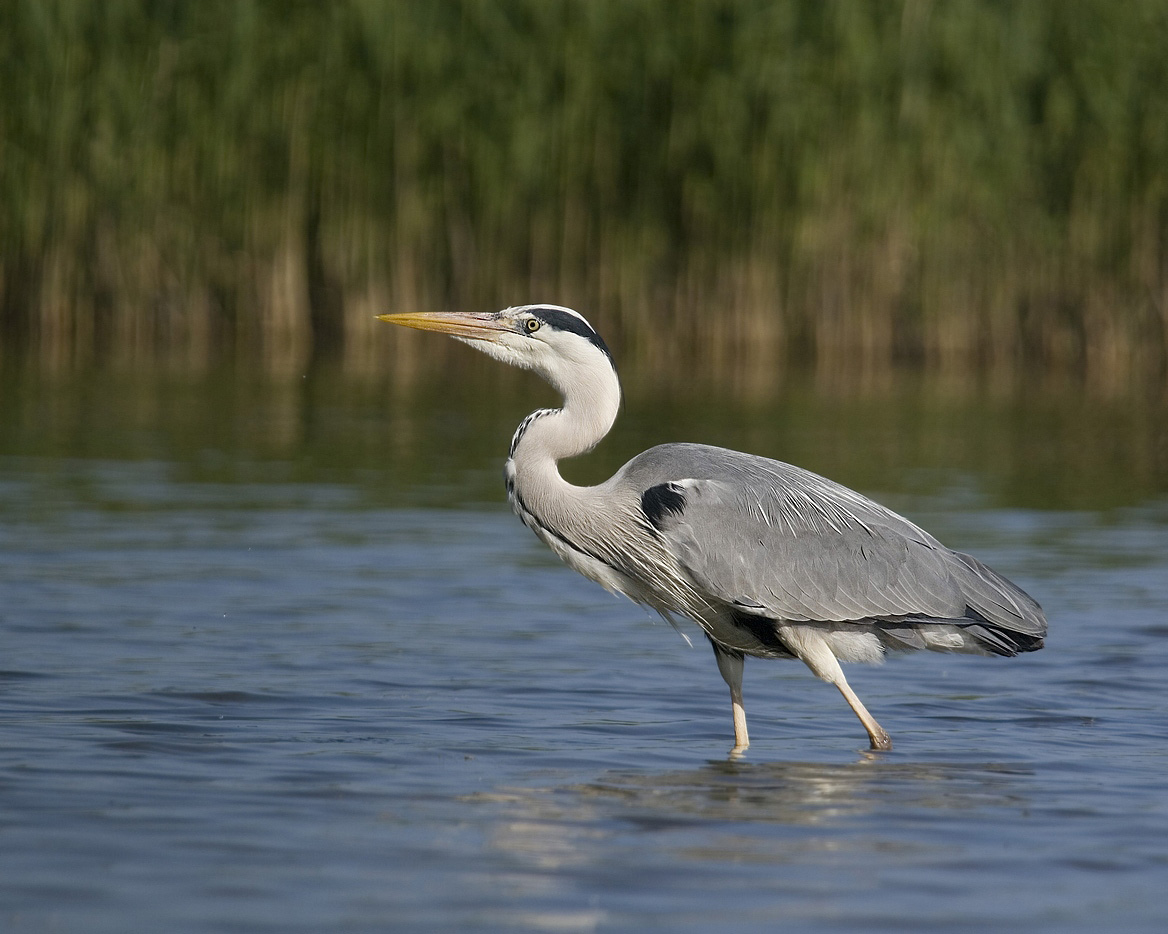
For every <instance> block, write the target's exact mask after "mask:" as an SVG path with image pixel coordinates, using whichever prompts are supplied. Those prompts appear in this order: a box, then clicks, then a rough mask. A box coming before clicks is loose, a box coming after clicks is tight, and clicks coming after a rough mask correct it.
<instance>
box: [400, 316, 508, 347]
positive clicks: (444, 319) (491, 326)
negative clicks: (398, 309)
mask: <svg viewBox="0 0 1168 934" xmlns="http://www.w3.org/2000/svg"><path fill="white" fill-rule="evenodd" d="M377 320H378V321H388V322H389V323H390V324H400V325H402V326H403V327H407V328H417V329H418V330H419V331H438V332H439V333H442V334H449V335H450V336H451V337H461V338H465V339H468V340H479V341H493V340H495V339H496V335H498V334H500V333H502V332H505V331H511V330H513V328H512V326H511V324H510V322H507V321H500V320H499V318H498V316H497V315H495V314H492V313H482V314H480V313H474V312H466V311H420V312H414V313H408V314H404V315H378V316H377Z"/></svg>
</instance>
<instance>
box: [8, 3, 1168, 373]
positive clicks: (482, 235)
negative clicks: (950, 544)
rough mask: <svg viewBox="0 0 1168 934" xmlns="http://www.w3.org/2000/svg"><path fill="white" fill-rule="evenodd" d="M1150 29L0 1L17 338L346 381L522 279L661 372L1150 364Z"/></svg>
mask: <svg viewBox="0 0 1168 934" xmlns="http://www.w3.org/2000/svg"><path fill="white" fill-rule="evenodd" d="M1165 50H1168V2H1164V0H1126V2H1123V3H1116V2H1114V0H1076V2H1065V0H1016V2H1006V0H997V2H992V0H953V2H945V3H937V2H930V0H903V2H891V0H890V2H881V3H869V2H862V0H844V2H823V0H789V2H776V0H735V2H730V0H425V2H422V0H418V2H404V0H399V2H394V0H382V2H375V0H333V2H329V3H317V2H288V0H272V2H264V0H200V2H183V0H102V2H92V0H7V2H5V3H3V4H0V89H2V90H0V348H2V353H0V357H2V358H3V361H4V363H5V365H6V366H8V367H9V368H12V367H33V368H36V369H42V370H57V371H60V370H76V369H78V368H82V367H88V366H90V365H92V364H101V365H103V366H107V367H134V368H138V367H144V366H148V365H149V366H155V365H158V366H163V367H165V368H168V369H171V370H173V369H179V370H183V371H186V370H192V371H199V370H202V369H207V368H210V367H213V366H216V365H220V364H223V363H224V362H228V363H230V364H231V365H233V366H237V367H238V366H244V367H247V368H255V369H257V370H260V371H266V372H277V373H278V372H284V373H291V372H296V371H299V370H301V369H303V368H305V367H309V366H310V365H311V364H313V363H314V362H318V361H323V360H330V361H333V362H334V363H337V364H338V365H341V366H343V367H344V368H345V369H348V370H351V371H353V372H360V371H362V370H369V369H373V368H375V367H380V366H383V365H384V364H385V363H386V362H387V361H389V362H393V361H397V362H398V363H400V364H402V366H405V363H404V361H405V360H406V358H409V359H410V360H414V359H415V358H416V356H417V355H418V354H423V355H425V354H434V355H440V354H443V353H446V352H447V351H446V350H445V347H444V342H441V341H437V340H433V341H424V340H422V341H417V340H416V336H415V335H410V334H405V333H404V332H403V333H402V334H397V333H391V332H394V331H397V330H398V329H390V328H385V327H384V326H382V325H375V322H374V321H373V317H372V316H373V315H374V314H377V313H382V312H386V311H409V310H414V309H435V310H438V309H454V308H457V309H466V310H489V309H494V308H497V307H503V306H506V305H509V304H518V303H522V302H527V301H533V300H538V301H551V302H558V303H562V304H569V305H572V306H574V307H577V308H579V309H581V310H582V311H584V312H585V313H586V314H588V315H589V317H590V318H592V320H593V321H594V322H595V323H597V324H598V326H599V327H600V329H601V330H602V332H603V333H605V335H606V337H609V338H610V343H612V344H614V346H615V347H616V348H617V349H618V352H619V355H620V357H621V359H622V362H627V363H628V364H629V365H635V366H638V367H641V368H642V369H644V370H645V371H647V372H659V373H666V372H669V371H672V370H675V369H676V368H682V369H683V370H684V369H685V368H686V367H692V365H693V364H694V362H695V361H698V360H700V361H702V363H703V366H706V367H709V368H712V371H714V372H719V371H720V372H731V371H749V370H751V369H760V368H761V369H767V368H773V367H774V366H775V365H776V364H779V363H782V362H786V361H799V362H809V363H811V364H812V365H813V366H815V367H817V368H818V369H820V370H821V371H824V372H833V371H834V372H852V371H855V370H858V369H862V370H871V369H873V368H880V367H884V366H887V365H889V364H901V363H911V364H923V365H924V366H926V367H928V368H932V369H938V370H952V371H958V370H960V371H962V372H972V371H975V370H984V371H995V372H999V371H1004V372H1015V373H1016V372H1019V371H1024V370H1027V369H1033V368H1035V367H1036V366H1038V367H1041V368H1043V369H1046V370H1057V371H1060V372H1069V373H1086V374H1089V375H1092V376H1095V377H1097V378H1101V379H1104V380H1115V379H1126V378H1128V377H1129V376H1130V375H1131V374H1133V373H1141V374H1147V375H1151V376H1152V377H1153V378H1154V379H1161V378H1162V377H1163V374H1164V372H1165V370H1166V367H1168V54H1166V51H1165ZM375 327H376V328H377V330H374V328H375ZM439 345H443V346H439Z"/></svg>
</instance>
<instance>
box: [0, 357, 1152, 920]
mask: <svg viewBox="0 0 1168 934" xmlns="http://www.w3.org/2000/svg"><path fill="white" fill-rule="evenodd" d="M488 373H489V371H485V370H484V371H479V370H473V369H472V372H471V373H470V375H468V378H467V380H466V382H465V384H463V383H461V382H454V383H443V382H440V381H439V382H435V383H434V384H432V385H422V386H421V387H418V386H414V387H412V388H409V389H404V388H397V389H395V388H394V387H392V386H386V385H380V386H352V385H349V386H345V385H342V384H341V383H336V384H334V383H331V382H330V381H328V380H322V379H319V378H308V379H305V380H303V381H300V382H298V383H289V384H286V385H279V386H273V385H265V384H248V383H247V382H246V381H243V380H239V379H235V378H232V379H222V380H213V381H210V380H209V381H183V380H175V381H172V382H166V383H156V382H151V383H149V384H146V385H144V384H142V383H140V382H137V381H134V380H128V379H125V378H123V379H121V380H119V379H117V378H112V377H111V378H110V379H109V380H104V381H103V380H97V381H93V382H90V383H85V384H73V383H62V382H50V383H38V382H35V381H34V382H22V383H20V384H16V383H8V384H6V385H5V395H4V397H3V400H2V402H0V418H2V420H0V743H2V746H0V926H2V927H3V928H4V929H5V930H8V931H18V932H23V931H30V932H31V931H87V932H89V931H92V932H115V931H118V932H120V931H126V930H131V929H134V930H165V931H173V932H182V931H191V932H196V931H197V932H221V931H229V932H230V931H240V932H264V931H272V932H276V931H280V932H285V931H288V932H296V931H305V932H308V931H314V932H315V931H322V930H335V931H381V930H403V931H405V930H408V931H448V930H482V931H496V930H497V931H515V930H520V931H522V930H532V931H585V932H587V931H633V930H638V931H639V930H646V929H649V930H662V931H689V930H692V931H721V930H735V931H754V930H757V931H769V930H774V929H776V928H781V929H784V930H807V931H854V930H857V929H864V930H887V931H904V930H913V929H916V930H929V931H981V930H986V929H987V928H989V927H991V926H993V927H995V928H1001V929H1010V930H1027V931H1051V932H1055V931H1060V932H1061V931H1098V930H1127V931H1137V930H1147V931H1159V930H1163V929H1164V927H1165V924H1166V923H1168V909H1165V908H1164V907H1163V898H1162V889H1163V885H1164V882H1165V880H1166V879H1168V782H1166V781H1165V779H1164V776H1165V774H1166V773H1168V742H1166V740H1168V674H1166V672H1168V648H1166V645H1168V639H1166V636H1168V483H1166V482H1165V475H1166V470H1165V461H1166V459H1168V457H1166V454H1165V451H1166V447H1165V440H1164V433H1163V432H1164V429H1163V424H1164V422H1163V421H1161V420H1160V416H1162V415H1163V414H1164V413H1163V407H1162V404H1161V403H1160V401H1158V400H1155V399H1153V400H1151V401H1149V400H1148V399H1147V398H1146V397H1142V398H1141V399H1139V400H1136V401H1132V400H1130V399H1126V400H1116V399H1111V400H1091V399H1086V398H1076V397H1074V396H1073V395H1072V396H1069V397H1064V396H1063V395H1062V394H1060V392H1055V391H1050V392H1039V391H1035V392H1026V393H1006V394H995V393H993V392H987V391H985V390H984V389H983V390H978V391H972V392H967V393H953V394H947V393H946V392H945V391H943V390H942V389H939V388H938V387H936V386H931V387H930V386H921V385H919V384H916V383H913V382H909V383H908V384H897V385H895V386H892V387H891V388H889V389H887V390H886V391H881V392H876V393H872V392H870V391H867V390H866V391H864V392H859V391H857V392H855V393H843V394H840V393H832V392H825V391H823V389H822V387H819V388H816V387H814V386H800V385H788V386H785V387H784V389H783V391H782V392H775V393H773V394H763V395H761V396H757V397H753V398H743V397H737V398H721V399H719V398H718V397H717V396H716V395H715V394H713V393H711V392H708V391H704V390H702V391H699V390H697V389H694V390H692V391H690V392H689V393H688V394H687V393H686V392H685V391H680V390H679V391H676V392H665V391H663V390H656V391H655V390H654V389H653V388H652V387H638V386H636V385H635V384H634V385H633V386H632V387H631V388H630V393H629V396H630V399H629V403H628V406H627V408H626V412H625V414H624V416H623V420H622V422H621V423H620V426H619V427H618V429H617V431H616V432H615V433H614V437H613V438H612V439H611V440H610V441H609V442H608V443H607V444H606V445H605V446H604V447H602V448H601V450H599V451H598V452H596V456H595V458H594V459H593V461H591V462H589V463H581V464H579V465H572V468H571V469H572V470H573V471H574V472H575V473H576V474H578V475H579V476H580V477H582V478H585V479H596V478H597V477H599V476H600V475H602V474H604V473H605V472H606V471H608V470H611V469H612V468H613V467H614V466H615V465H616V464H618V463H619V462H620V461H621V460H623V459H624V458H625V457H627V456H628V455H630V454H631V453H634V452H635V450H637V449H639V448H640V447H644V446H647V445H648V444H650V443H653V442H655V441H660V440H666V439H668V438H670V437H674V438H685V439H688V440H708V441H715V442H717V443H725V444H732V445H734V446H738V447H745V448H748V449H751V450H755V451H758V452H760V453H766V454H771V455H774V456H781V457H784V458H787V459H790V460H795V461H798V462H800V463H803V464H806V465H807V466H811V467H814V468H815V469H817V470H820V471H822V472H825V473H829V474H830V475H832V476H835V477H837V478H838V479H841V480H843V481H845V482H848V483H850V484H852V485H855V486H857V487H859V488H861V489H863V490H864V491H865V492H868V493H871V494H875V495H878V496H879V497H880V498H881V499H883V500H884V501H886V502H888V503H889V504H890V505H892V506H894V507H895V508H898V509H901V510H903V511H905V512H907V513H909V514H910V515H911V516H912V517H913V518H914V519H916V520H918V521H920V522H921V523H922V524H924V525H926V527H928V528H929V529H930V530H932V531H933V532H934V533H935V534H937V535H938V536H939V537H941V538H942V540H944V541H946V542H947V543H949V544H951V545H953V546H955V547H961V548H963V549H967V550H971V551H974V552H975V553H977V554H978V555H979V556H980V557H981V558H983V559H984V560H986V561H987V562H989V563H990V564H991V565H994V566H995V567H998V568H999V569H1001V570H1003V571H1004V572H1006V573H1008V574H1009V576H1011V577H1012V578H1013V579H1015V580H1016V581H1017V582H1018V583H1020V584H1021V585H1023V586H1024V587H1026V588H1027V589H1028V590H1030V591H1031V592H1032V593H1033V594H1034V595H1035V596H1036V597H1038V599H1040V600H1041V602H1042V603H1043V604H1044V606H1045V608H1046V610H1047V612H1048V615H1049V617H1050V620H1051V636H1050V639H1049V642H1048V646H1047V648H1046V650H1044V651H1042V652H1039V653H1034V654H1031V655H1028V656H1025V657H1022V658H1018V659H1012V660H996V659H977V658H972V659H971V658H961V657H956V656H941V655H927V656H926V655H917V656H912V657H908V658H904V659H899V660H894V661H890V662H889V663H888V664H886V665H884V666H882V667H879V668H863V667H851V668H849V672H848V673H849V679H850V681H851V683H852V685H853V686H854V687H855V689H856V691H857V693H859V695H860V696H861V697H862V698H863V699H864V701H865V703H866V704H867V705H868V707H869V708H870V709H871V710H872V711H873V713H874V714H875V715H876V716H877V718H878V719H879V720H880V722H881V723H882V724H883V725H884V726H885V727H886V728H887V729H888V730H889V732H890V733H891V734H892V736H893V739H894V742H895V743H896V748H895V749H894V750H893V751H892V752H891V753H888V754H872V753H869V752H867V751H866V750H865V749H864V746H865V737H864V734H863V731H862V729H861V728H860V726H859V724H858V723H857V721H856V720H855V718H854V717H853V715H852V714H851V713H850V712H849V711H848V709H847V707H846V705H844V703H843V702H842V700H841V699H840V698H839V697H838V695H837V693H836V692H835V691H834V689H832V688H830V687H829V686H827V685H825V684H822V683H820V682H818V681H816V680H815V679H814V678H813V677H812V676H811V675H810V674H809V673H808V672H807V671H805V670H804V669H803V668H802V667H801V666H798V665H797V664H793V663H786V664H784V663H780V662H772V663H766V662H759V661H750V662H748V664H747V675H746V692H747V709H748V712H749V715H750V718H751V719H750V726H751V738H752V741H753V745H752V746H751V748H750V750H749V752H748V755H747V756H745V757H744V758H742V759H737V760H734V759H729V758H728V756H727V753H728V750H729V746H730V740H731V736H732V732H731V727H730V717H729V704H728V699H727V697H726V691H725V687H724V685H723V684H722V682H721V679H720V678H719V676H718V674H717V670H716V668H715V666H714V664H713V660H712V658H711V657H710V653H709V651H708V649H707V648H706V647H705V646H704V644H702V642H701V640H699V639H696V638H695V639H694V645H693V647H690V646H689V645H687V643H686V642H685V641H684V640H683V639H682V638H681V637H680V636H678V635H677V634H675V633H674V632H673V631H672V630H671V629H670V628H669V627H668V626H666V625H665V624H663V623H661V622H660V621H658V620H655V619H654V618H653V617H651V616H649V615H648V614H647V613H646V612H644V611H643V610H641V609H639V608H637V607H635V606H633V605H632V604H630V603H628V602H626V601H621V600H618V599H615V598H613V597H611V596H609V595H608V594H606V593H605V592H603V591H602V590H600V589H599V588H597V587H596V586H595V585H593V584H591V583H589V582H588V581H586V580H584V579H583V578H579V577H577V576H576V575H574V574H573V573H571V572H570V571H568V570H566V569H564V568H562V567H561V566H560V565H559V564H558V563H557V562H556V560H555V559H554V557H552V556H551V555H550V554H549V553H546V552H545V550H544V549H543V546H542V545H540V543H539V542H538V541H536V540H535V539H534V538H533V537H532V536H531V535H530V534H529V533H528V532H527V531H526V530H525V529H523V528H522V526H520V525H519V523H518V522H517V521H515V520H514V518H513V517H511V516H510V514H509V513H508V512H507V510H506V507H505V505H504V504H503V502H502V501H503V495H502V491H501V482H500V475H499V468H500V464H501V458H502V454H503V452H504V451H505V447H506V442H507V439H508V437H509V435H510V431H511V430H512V428H513V426H514V424H515V422H517V421H518V419H519V418H520V417H521V416H522V415H523V414H524V413H525V412H526V411H527V409H528V408H531V407H533V406H534V405H535V404H543V403H545V402H546V401H547V400H546V394H545V393H544V392H543V391H542V390H541V389H538V388H537V387H536V385H535V384H534V383H529V382H525V381H518V382H509V381H507V380H506V379H495V378H494V377H491V376H490V375H488ZM480 377H481V378H482V379H483V380H484V382H482V383H478V382H476V381H477V380H478V379H479V378H480ZM634 390H635V391H634Z"/></svg>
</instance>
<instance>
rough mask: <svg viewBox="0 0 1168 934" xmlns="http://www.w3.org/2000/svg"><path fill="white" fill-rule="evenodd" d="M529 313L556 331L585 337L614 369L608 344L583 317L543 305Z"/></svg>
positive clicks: (614, 365)
mask: <svg viewBox="0 0 1168 934" xmlns="http://www.w3.org/2000/svg"><path fill="white" fill-rule="evenodd" d="M531 313H532V314H533V315H535V316H536V317H537V318H539V320H540V321H542V322H543V323H544V324H546V325H547V326H548V327H552V328H555V329H556V330H557V331H570V332H571V333H573V334H579V335H580V336H581V337H583V338H585V339H587V341H588V342H589V343H590V344H592V346H593V347H595V348H596V349H597V350H600V351H602V352H603V353H604V355H605V356H606V357H608V362H609V363H611V364H612V368H613V369H614V370H615V369H616V361H615V360H613V359H612V351H611V350H609V349H608V344H606V343H605V342H604V338H603V337H601V336H600V335H599V334H597V333H596V332H595V331H594V330H592V326H591V325H590V324H589V323H588V322H587V321H585V320H584V319H583V318H580V317H577V316H576V315H573V314H569V313H568V312H566V311H561V310H560V309H558V308H548V307H546V306H543V305H540V306H537V307H535V308H532V309H531Z"/></svg>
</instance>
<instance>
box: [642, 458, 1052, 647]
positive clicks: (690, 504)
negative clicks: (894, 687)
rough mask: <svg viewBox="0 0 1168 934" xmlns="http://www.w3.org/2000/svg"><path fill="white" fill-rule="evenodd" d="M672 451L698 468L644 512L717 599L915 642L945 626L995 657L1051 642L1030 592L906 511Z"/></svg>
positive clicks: (772, 468)
mask: <svg viewBox="0 0 1168 934" xmlns="http://www.w3.org/2000/svg"><path fill="white" fill-rule="evenodd" d="M666 447H667V448H674V449H675V450H674V451H673V452H672V455H671V456H670V453H669V452H667V451H665V452H663V451H657V455H656V456H657V457H658V458H662V457H664V458H665V459H666V460H668V459H671V457H672V458H676V457H677V456H678V455H688V456H687V457H683V460H688V461H690V463H688V464H685V463H677V464H674V467H684V466H692V467H696V468H698V469H699V470H698V476H689V477H684V476H683V477H678V478H677V479H674V480H670V481H665V482H664V483H659V484H654V485H653V486H651V487H647V488H646V489H645V491H644V493H643V495H642V508H643V509H644V510H645V512H646V516H647V518H648V519H649V521H650V522H651V523H652V524H653V526H654V528H655V529H656V530H657V534H659V535H660V536H661V538H662V540H663V541H664V542H665V544H666V545H667V547H668V548H669V549H670V551H672V552H673V554H674V555H675V557H676V558H677V560H678V561H679V563H680V564H681V566H682V567H683V569H684V570H685V572H686V573H687V574H688V575H689V576H690V578H691V579H692V580H693V581H694V583H695V585H696V586H698V587H699V588H701V589H702V590H703V591H704V593H705V594H706V595H707V596H708V597H710V598H713V599H715V600H718V601H721V602H722V603H723V604H725V605H727V606H729V607H731V608H733V609H734V610H735V611H737V612H741V613H746V614H752V615H755V616H761V617H765V618H769V619H775V620H783V621H787V622H836V623H867V624H870V625H876V626H879V627H880V628H881V630H882V632H884V633H885V634H887V635H889V636H891V637H892V638H893V639H894V640H895V641H899V642H900V643H902V644H903V647H905V648H919V647H924V643H923V641H922V640H921V638H920V636H919V634H914V632H913V630H914V627H921V626H927V625H929V624H937V623H944V624H951V625H957V626H959V627H961V629H962V631H963V632H966V633H968V634H969V635H970V636H972V637H973V638H974V639H975V640H976V642H977V644H978V648H979V649H984V650H986V651H989V652H991V653H994V654H1002V655H1013V654H1016V653H1017V652H1019V651H1026V650H1029V649H1034V648H1039V647H1040V646H1041V639H1042V636H1043V635H1044V634H1045V632H1046V620H1045V618H1044V617H1043V614H1042V610H1041V608H1040V607H1039V606H1038V604H1037V603H1036V602H1035V601H1034V600H1033V599H1032V598H1031V597H1030V596H1029V595H1027V594H1026V593H1025V592H1024V591H1022V590H1021V589H1020V588H1018V587H1017V586H1016V585H1014V584H1013V583H1012V582H1010V581H1008V580H1006V579H1005V578H1004V577H1002V576H1000V575H999V574H997V573H996V572H994V571H993V570H991V569H990V568H988V567H986V566H985V565H983V564H982V563H981V562H979V561H977V559H975V558H972V557H970V556H969V555H964V554H961V553H959V552H954V551H950V550H949V549H948V548H946V547H945V546H943V545H942V544H941V543H940V542H938V541H937V540H936V539H935V538H933V537H932V536H931V535H929V534H928V533H927V532H925V531H924V530H922V529H920V528H918V527H917V526H915V525H914V524H912V523H911V522H909V521H908V520H907V519H905V518H903V517H902V516H899V515H897V514H896V513H894V512H892V511H890V510H888V509H886V508H884V507H883V506H880V505H879V504H877V503H875V502H873V501H871V500H869V499H867V498H865V497H863V496H861V495H860V494H858V493H856V492H854V491H852V490H849V489H848V488H846V487H843V486H840V485H839V484H837V483H833V482H832V481H830V480H827V479H825V478H823V477H820V476H818V475H816V474H813V473H810V472H809V471H805V470H802V469H800V468H797V467H793V466H791V465H789V464H783V463H781V462H778V461H772V460H768V459H766V458H759V457H752V456H750V455H743V454H739V453H738V452H733V451H722V450H721V449H716V448H713V449H712V448H704V447H699V446H689V445H671V446H666ZM655 450H656V449H655ZM695 455H696V456H695ZM659 466H661V465H659ZM658 476H660V473H659V472H658Z"/></svg>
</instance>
